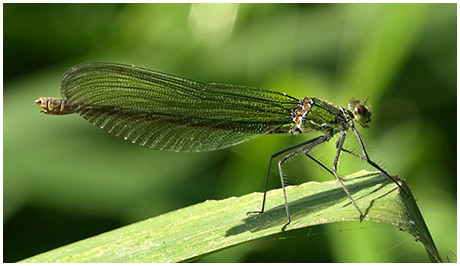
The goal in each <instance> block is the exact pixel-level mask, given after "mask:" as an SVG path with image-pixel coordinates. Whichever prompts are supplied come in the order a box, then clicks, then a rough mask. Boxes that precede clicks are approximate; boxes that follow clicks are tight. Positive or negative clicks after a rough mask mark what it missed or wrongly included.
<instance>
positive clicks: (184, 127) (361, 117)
mask: <svg viewBox="0 0 460 266" xmlns="http://www.w3.org/2000/svg"><path fill="white" fill-rule="evenodd" d="M61 94H62V96H63V99H58V98H49V97H40V98H39V99H38V100H36V101H35V102H36V103H37V104H38V105H39V106H40V107H41V108H42V109H43V112H44V113H46V114H53V115H64V114H70V113H77V114H79V115H81V116H82V117H83V118H85V119H86V120H88V121H89V122H91V123H93V124H94V125H96V126H98V127H100V128H102V129H104V130H106V131H108V132H109V133H112V134H114V135H116V136H118V137H122V138H124V139H125V140H129V141H131V142H132V143H136V144H139V145H141V146H146V147H149V148H153V149H158V150H166V151H176V152H198V151H211V150H217V149H223V148H226V147H229V146H232V145H236V144H239V143H241V142H244V141H247V140H249V139H252V138H254V137H257V136H259V135H261V134H300V133H305V132H309V131H317V132H321V133H323V134H322V135H320V136H318V137H315V138H313V139H311V140H308V141H305V142H302V143H300V144H297V145H295V146H292V147H289V148H286V149H284V150H282V151H279V152H276V153H274V154H273V155H272V156H271V157H270V160H269V165H268V171H267V176H266V181H265V189H264V196H263V201H262V208H261V209H260V211H253V212H248V214H249V213H263V212H264V208H265V200H266V195H267V189H268V180H269V177H270V169H271V165H272V161H273V159H275V158H276V157H278V156H280V155H282V154H285V153H287V155H285V156H284V157H282V158H281V159H280V160H279V162H278V168H279V173H280V178H281V186H282V189H283V193H284V202H285V209H286V215H287V219H288V221H287V223H286V224H285V225H284V226H283V228H282V230H284V229H285V228H286V226H287V225H288V224H289V223H290V222H291V217H290V215H289V207H288V200H287V196H286V191H285V184H284V177H283V171H282V165H283V163H284V162H285V161H286V160H287V159H289V158H290V157H292V156H294V155H297V154H300V153H303V154H305V155H306V156H308V157H309V158H310V159H312V160H313V161H315V162H316V163H318V164H319V165H320V166H321V167H323V168H324V169H326V170H327V171H328V172H330V173H331V174H332V175H334V176H335V177H336V178H337V180H338V181H339V182H340V184H341V186H342V187H343V190H344V191H345V192H346V194H347V196H348V198H349V199H350V200H351V202H352V203H353V205H354V206H355V207H356V209H357V210H358V212H359V214H360V218H361V219H362V218H363V213H362V212H361V210H360V208H359V207H358V205H357V204H356V202H355V200H354V199H353V197H352V196H351V194H350V192H349V191H348V189H347V187H346V186H345V185H344V183H343V181H342V179H341V178H340V177H339V176H338V175H337V164H338V161H339V156H340V153H341V152H342V151H343V152H346V153H349V154H351V155H353V156H355V157H357V158H360V159H362V160H364V161H366V162H367V163H369V164H370V165H371V166H373V167H374V168H376V169H378V170H379V171H381V172H382V173H383V174H385V175H386V176H387V177H388V178H390V179H391V180H392V181H393V182H394V183H396V184H397V185H398V187H399V188H400V189H402V190H403V191H404V189H403V188H402V187H401V185H400V184H399V183H398V181H397V178H394V177H392V176H390V175H389V174H388V173H387V172H386V171H385V170H383V169H382V168H381V167H380V166H379V165H377V164H376V163H375V162H373V161H372V160H370V159H369V156H368V154H367V152H366V149H365V147H364V145H363V142H362V140H361V137H360V135H359V133H358V131H357V130H356V128H355V126H354V121H356V122H357V123H358V124H359V125H361V126H362V127H364V128H367V127H368V123H369V122H370V121H371V112H370V111H369V110H368V107H367V106H366V105H365V104H366V103H362V102H361V101H359V100H352V101H351V102H350V104H349V106H348V108H342V107H337V106H334V105H333V104H331V103H328V102H326V101H323V100H320V99H318V98H314V97H304V98H302V99H297V98H295V97H292V96H289V95H287V94H285V93H280V92H275V91H269V90H264V89H259V88H254V87H246V86H237V85H227V84H218V83H203V82H199V81H194V80H190V79H186V78H181V77H178V76H174V75H170V74H166V73H161V72H158V71H153V70H149V69H145V68H140V67H136V66H130V65H122V64H115V63H85V64H80V65H77V66H74V67H72V68H70V69H69V70H67V72H65V74H64V76H63V77H62V81H61ZM349 129H351V131H352V132H353V133H354V135H355V136H356V138H357V140H358V142H359V145H360V147H361V151H362V155H358V154H356V153H353V152H351V151H349V150H347V149H345V148H344V147H343V144H344V141H345V138H346V133H347V131H348V130H349ZM337 133H340V137H339V139H338V140H337V143H336V147H337V153H336V155H335V159H334V163H333V165H332V169H329V168H328V167H326V166H325V165H324V164H322V163H321V162H319V161H318V160H316V159H315V158H314V157H312V156H311V155H310V154H309V152H310V151H311V149H313V148H314V147H316V146H318V145H320V144H321V143H324V142H326V141H328V140H330V139H331V138H332V137H333V135H335V134H337ZM404 192H406V191H404ZM406 194H407V193H406Z"/></svg>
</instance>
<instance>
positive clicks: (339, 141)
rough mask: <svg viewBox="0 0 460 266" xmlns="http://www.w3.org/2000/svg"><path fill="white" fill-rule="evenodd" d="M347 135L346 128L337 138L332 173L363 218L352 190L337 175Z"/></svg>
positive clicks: (360, 217)
mask: <svg viewBox="0 0 460 266" xmlns="http://www.w3.org/2000/svg"><path fill="white" fill-rule="evenodd" d="M346 136H347V132H346V131H345V130H344V131H342V134H341V135H340V137H339V140H337V143H336V146H337V154H336V155H335V159H334V164H333V165H332V173H333V174H334V176H335V177H336V178H337V180H338V181H339V183H340V185H342V188H343V190H344V191H345V193H347V196H348V198H349V199H350V200H351V202H352V203H353V205H355V207H356V209H357V210H358V212H359V219H360V220H362V219H363V218H364V216H363V213H362V212H361V209H359V207H358V204H356V201H355V200H354V199H353V197H352V196H351V194H350V191H348V188H347V187H346V186H345V184H344V183H343V180H342V178H340V177H339V176H338V175H337V164H338V162H339V157H340V152H341V151H342V147H343V143H344V142H345V138H346Z"/></svg>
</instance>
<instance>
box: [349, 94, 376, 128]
mask: <svg viewBox="0 0 460 266" xmlns="http://www.w3.org/2000/svg"><path fill="white" fill-rule="evenodd" d="M350 107H352V109H351V110H352V112H353V115H354V117H355V119H356V121H357V122H358V123H359V124H360V125H361V126H362V127H364V128H367V127H368V125H367V124H368V123H369V122H371V112H369V109H367V107H366V106H365V105H364V104H362V103H361V102H360V101H358V100H354V101H352V102H351V103H350Z"/></svg>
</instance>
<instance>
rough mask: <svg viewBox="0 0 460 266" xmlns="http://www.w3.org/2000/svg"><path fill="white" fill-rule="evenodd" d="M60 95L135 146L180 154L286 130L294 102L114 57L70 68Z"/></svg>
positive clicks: (218, 147)
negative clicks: (121, 61)
mask: <svg viewBox="0 0 460 266" xmlns="http://www.w3.org/2000/svg"><path fill="white" fill-rule="evenodd" d="M61 93H62V95H63V97H64V98H65V99H67V100H68V101H69V102H70V104H71V106H72V108H73V109H74V110H75V112H76V113H78V114H80V115H81V116H82V117H83V118H85V119H87V120H88V121H90V122H91V123H93V124H94V125H96V126H98V127H100V128H102V129H104V130H106V131H108V132H110V133H112V134H115V135H117V136H119V137H123V138H124V139H126V140H129V141H131V142H133V143H136V144H139V145H142V146H147V147H150V148H154V149H159V150H169V151H184V152H194V151H205V150H216V149H222V148H225V147H228V146H232V145H236V144H238V143H241V142H243V141H246V140H249V139H251V138H253V137H256V136H258V134H265V133H271V132H275V131H281V132H287V131H288V128H289V125H290V124H291V123H292V112H293V110H295V109H296V108H297V106H298V104H299V100H297V99H295V98H293V97H291V96H288V95H285V94H283V93H279V92H273V91H268V90H263V89H258V88H252V87H244V86H235V85H225V84H216V83H202V82H198V81H193V80H189V79H185V78H181V77H177V76H174V75H170V74H165V73H161V72H157V71H153V70H148V69H144V68H139V67H135V66H128V65H122V64H113V63H86V64H81V65H77V66H74V67H72V68H70V69H69V70H68V71H67V72H66V73H65V74H64V76H63V78H62V81H61ZM280 128H286V129H282V130H281V129H280Z"/></svg>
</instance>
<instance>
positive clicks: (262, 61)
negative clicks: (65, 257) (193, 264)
mask: <svg viewBox="0 0 460 266" xmlns="http://www.w3.org/2000/svg"><path fill="white" fill-rule="evenodd" d="M456 8H457V6H456V4H296V5H294V4H240V5H224V4H214V5H204V6H203V5H199V4H193V5H191V4H124V5H120V4H4V5H3V12H4V14H3V15H4V28H3V30H4V36H3V37H4V50H3V52H4V62H3V67H4V84H3V85H4V91H3V97H4V100H3V104H4V106H3V111H4V115H3V119H4V120H3V122H4V124H3V134H4V135H3V136H4V138H3V140H4V142H3V144H4V146H3V148H4V152H3V155H4V157H3V167H4V171H3V177H4V178H3V217H4V239H3V240H4V242H3V243H4V261H5V262H13V261H17V260H20V259H23V258H27V257H30V256H32V255H35V254H38V253H41V252H44V251H47V250H50V249H53V248H56V247H59V246H62V245H64V244H67V243H71V242H74V241H76V240H80V239H84V238H87V237H90V236H93V235H96V234H98V233H102V232H106V231H108V230H111V229H114V228H118V227H120V226H122V225H126V224H130V223H133V222H136V221H140V220H143V219H147V218H149V217H153V216H156V215H159V214H162V213H165V212H168V211H171V210H175V209H179V208H182V207H185V206H189V205H191V204H194V203H198V202H203V201H205V200H207V199H223V198H226V197H230V196H240V195H245V194H248V193H250V192H254V191H261V190H262V189H263V184H264V177H265V171H266V168H267V163H268V159H269V156H270V155H271V154H272V153H274V152H276V151H278V150H280V149H282V148H285V147H287V146H288V145H293V144H295V143H298V142H300V141H302V140H306V139H307V138H311V137H312V136H313V135H312V134H310V135H305V136H295V137H294V136H261V137H260V138H257V139H255V140H253V141H250V142H247V143H245V144H241V145H238V146H235V147H232V148H229V149H226V150H222V151H215V152H207V153H195V154H183V153H169V152H162V151H155V150H150V149H147V148H142V147H139V146H136V145H132V144H130V143H128V142H124V141H123V140H121V139H118V138H116V137H113V136H111V135H109V134H107V133H105V132H103V131H102V130H98V129H97V128H95V127H94V126H92V125H91V124H89V123H87V122H86V121H84V120H83V119H81V118H80V117H78V116H77V115H73V116H63V117H51V116H45V115H43V114H41V113H40V112H39V110H38V107H36V106H34V103H33V101H34V100H35V99H36V98H38V97H39V96H50V97H59V96H60V94H59V83H60V77H61V75H62V73H63V72H64V71H65V70H66V69H67V68H69V67H71V66H72V65H75V64H78V63H82V62H88V61H108V62H119V63H127V64H135V65H138V66H145V67H147V68H151V69H156V70H160V71H163V72H168V73H172V74H176V75H180V76H184V77H188V78H191V79H196V80H200V81H206V82H220V83H231V84H241V85H248V86H255V87H261V88H267V89H271V90H278V91H281V92H286V93H288V94H290V95H292V96H296V97H304V96H315V97H319V98H322V99H327V100H328V101H331V102H333V103H335V104H337V105H341V106H345V105H346V104H347V102H348V100H349V99H350V98H353V97H356V98H362V97H363V95H364V94H365V95H366V97H368V96H369V97H370V98H369V103H370V104H371V106H372V112H373V121H372V124H371V127H370V128H369V129H362V128H360V129H359V131H360V132H361V134H362V136H363V138H364V141H365V143H366V145H367V146H368V147H369V148H368V149H369V152H370V155H371V158H374V159H375V160H376V161H378V162H379V163H380V164H382V165H384V166H385V168H386V169H387V170H388V171H389V172H390V173H391V174H399V175H401V176H402V177H404V178H405V179H406V180H407V182H408V184H409V186H410V187H411V190H412V192H413V194H414V196H415V198H416V199H417V200H418V201H417V203H418V206H419V208H420V209H421V212H422V214H423V215H424V217H425V221H426V223H427V225H428V228H429V229H430V231H431V234H432V236H433V238H434V241H435V243H436V245H437V247H438V250H439V252H440V253H441V256H445V255H446V254H447V252H448V251H454V252H455V251H456V250H457V238H456V236H457V215H456V208H457V206H456V205H457V193H456V192H457V190H456V187H457V181H456V156H457V155H456V140H457V131H456V128H457V122H456V121H457V117H456V107H457V101H456V99H457V97H456V96H457V91H456V84H457V79H456V73H457V68H456V62H457V54H456V48H457V43H456V39H457V35H456V34H457V29H456V20H457V12H456ZM346 145H348V147H351V148H352V149H355V150H357V149H358V147H357V145H356V143H355V142H353V141H351V138H350V140H349V141H347V143H346ZM315 155H316V156H317V157H319V158H321V160H322V161H323V162H325V163H326V164H328V165H330V164H331V163H332V160H333V156H334V143H333V142H331V143H329V144H327V145H324V146H323V147H321V148H319V149H316V150H315ZM339 168H340V170H339V173H341V174H342V175H345V174H348V173H352V172H355V171H357V170H359V169H363V168H366V169H369V170H372V169H371V168H369V167H367V166H366V165H365V164H362V163H360V162H358V161H357V160H354V159H350V158H347V157H345V156H343V158H342V160H341V164H340V166H339ZM285 171H286V173H287V175H288V178H289V181H290V182H291V183H293V184H298V183H302V182H306V181H307V180H312V179H313V177H319V178H320V179H316V180H328V179H332V178H333V177H332V176H329V174H328V173H327V172H325V171H324V170H321V169H320V168H319V167H317V166H315V165H314V163H313V162H310V161H308V160H307V159H306V158H304V157H298V158H296V159H295V160H292V161H291V162H289V163H288V164H287V165H286V169H285ZM272 181H273V182H271V184H270V186H271V187H272V188H276V187H279V180H278V176H277V173H276V171H274V173H273V175H272ZM257 208H259V206H258V205H257V206H254V209H257ZM247 211H250V210H241V212H247ZM200 261H201V262H268V261H269V262H318V261H320V262H427V261H428V258H427V256H426V253H425V250H424V248H423V247H422V245H420V244H419V243H417V242H414V241H413V238H411V237H410V236H408V235H406V234H403V233H401V232H399V231H398V230H395V229H393V228H390V227H387V226H382V225H374V224H368V223H349V224H336V225H328V226H321V227H314V228H311V229H308V230H295V231H293V232H288V233H283V234H279V235H278V236H277V237H276V238H273V237H270V238H268V239H264V240H260V241H254V242H250V243H247V244H244V245H240V246H237V247H234V248H230V249H227V250H225V251H223V252H219V253H215V254H212V255H210V256H208V257H205V258H202V259H201V260H200Z"/></svg>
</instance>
